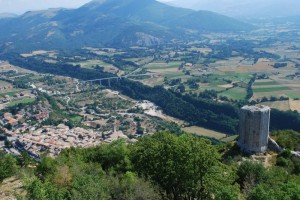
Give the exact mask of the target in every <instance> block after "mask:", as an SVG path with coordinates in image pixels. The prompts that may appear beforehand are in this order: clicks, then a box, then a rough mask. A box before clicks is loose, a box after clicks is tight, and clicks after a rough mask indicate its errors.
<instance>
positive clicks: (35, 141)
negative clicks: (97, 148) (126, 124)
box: [15, 124, 101, 158]
mask: <svg viewBox="0 0 300 200" xmlns="http://www.w3.org/2000/svg"><path fill="white" fill-rule="evenodd" d="M100 143H101V135H100V134H98V133H96V132H94V131H93V130H86V129H83V128H78V127H77V128H74V129H70V128H69V127H68V126H65V125H63V124H60V125H58V126H43V127H42V128H40V129H38V130H35V131H31V132H29V133H28V134H23V135H18V137H17V140H16V142H15V147H16V148H17V149H18V150H20V151H26V152H28V153H29V154H30V155H31V156H33V157H35V158H39V157H40V155H41V154H42V153H44V152H47V153H49V155H50V156H57V155H58V154H59V153H60V152H61V151H62V150H63V149H65V148H70V147H82V148H85V147H91V146H94V145H98V144H100Z"/></svg>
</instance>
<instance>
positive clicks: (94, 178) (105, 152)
mask: <svg viewBox="0 0 300 200" xmlns="http://www.w3.org/2000/svg"><path fill="white" fill-rule="evenodd" d="M234 149H235V147H232V146H229V145H226V146H225V145H219V146H213V145H212V144H211V143H210V141H209V140H207V139H203V138H199V137H196V136H192V135H188V134H183V135H180V136H176V135H175V134H170V133H167V132H159V133H156V134H154V135H153V136H150V137H149V136H148V137H144V138H141V139H140V140H139V141H138V142H137V143H135V144H129V145H128V144H126V143H125V142H124V141H122V140H118V141H115V142H113V143H111V144H102V145H99V146H96V147H92V148H87V149H82V148H70V149H65V150H63V151H62V153H61V154H60V155H59V156H58V157H57V158H56V159H53V158H50V157H47V156H43V157H42V159H41V162H40V163H34V161H32V160H30V158H29V157H28V155H26V154H25V153H23V154H22V156H20V157H18V158H17V159H14V158H12V157H11V156H9V155H3V154H1V153H0V182H1V181H2V180H3V179H4V178H6V177H10V176H12V175H18V176H19V177H21V178H22V182H23V184H24V188H25V189H26V192H25V193H23V194H24V195H26V196H23V197H21V196H20V197H19V198H20V199H39V200H48V199H57V200H62V199H70V200H71V199H103V200H128V199H132V200H160V199H164V200H186V199H194V200H210V199H215V200H238V199H245V200H263V199H274V200H282V199H286V200H300V186H299V184H298V183H299V181H300V176H299V173H300V171H299V169H300V168H299V166H300V162H299V159H298V160H297V159H295V158H292V157H290V155H289V152H288V151H286V152H284V153H283V154H282V155H279V156H278V157H277V158H276V159H277V161H279V162H278V165H276V166H272V167H270V168H268V169H266V168H264V167H263V166H262V165H260V164H257V163H252V162H245V161H244V162H242V161H241V164H240V165H237V164H236V161H235V160H233V157H232V156H235V154H228V153H226V152H227V151H232V150H234ZM239 155H240V154H239ZM282 158H284V159H282ZM282 160H285V161H287V162H292V163H293V168H290V167H289V166H288V167H286V166H283V165H282V164H283V163H282ZM276 163H277V162H276ZM9 166H10V167H9ZM32 166H36V167H32Z"/></svg>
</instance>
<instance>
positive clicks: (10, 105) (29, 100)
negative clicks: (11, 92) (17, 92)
mask: <svg viewBox="0 0 300 200" xmlns="http://www.w3.org/2000/svg"><path fill="white" fill-rule="evenodd" d="M34 100H35V99H33V98H24V99H21V100H18V101H14V102H10V103H9V104H8V105H7V106H8V107H12V106H15V105H18V104H20V103H23V104H27V103H32V102H34Z"/></svg>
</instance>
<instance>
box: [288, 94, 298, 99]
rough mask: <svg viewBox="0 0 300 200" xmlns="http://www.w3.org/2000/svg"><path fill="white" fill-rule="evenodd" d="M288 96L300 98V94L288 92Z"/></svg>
mask: <svg viewBox="0 0 300 200" xmlns="http://www.w3.org/2000/svg"><path fill="white" fill-rule="evenodd" d="M287 96H288V97H289V98H291V99H297V98H298V99H300V94H287Z"/></svg>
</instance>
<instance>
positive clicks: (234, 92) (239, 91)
mask: <svg viewBox="0 0 300 200" xmlns="http://www.w3.org/2000/svg"><path fill="white" fill-rule="evenodd" d="M220 95H221V96H226V97H228V98H231V99H234V100H243V99H245V97H246V95H247V92H246V89H245V88H241V87H235V88H232V89H229V90H226V91H224V92H222V93H220Z"/></svg>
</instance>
